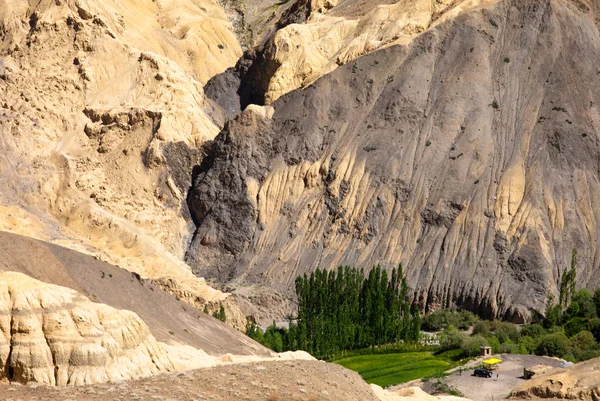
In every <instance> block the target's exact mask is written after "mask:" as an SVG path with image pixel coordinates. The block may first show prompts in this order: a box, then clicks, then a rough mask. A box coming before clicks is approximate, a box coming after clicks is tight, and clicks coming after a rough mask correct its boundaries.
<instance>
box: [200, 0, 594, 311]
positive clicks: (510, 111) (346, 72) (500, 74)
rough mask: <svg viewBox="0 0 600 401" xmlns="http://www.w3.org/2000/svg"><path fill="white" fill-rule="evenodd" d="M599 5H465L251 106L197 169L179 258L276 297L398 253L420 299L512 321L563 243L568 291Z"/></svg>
mask: <svg viewBox="0 0 600 401" xmlns="http://www.w3.org/2000/svg"><path fill="white" fill-rule="evenodd" d="M598 7H599V4H598V2H572V1H568V0H545V1H530V2H520V1H510V0H506V1H501V2H498V3H494V4H479V5H477V6H474V5H472V7H471V8H468V9H466V10H464V12H457V13H455V14H453V15H451V16H449V17H448V18H445V19H444V20H443V21H440V22H439V23H437V24H434V25H433V26H432V27H430V28H429V29H427V30H425V31H424V32H423V33H421V34H419V35H418V36H416V37H415V38H414V39H413V40H412V41H410V42H409V43H408V44H407V45H395V46H389V47H386V48H385V49H383V50H379V51H376V52H373V53H371V54H370V55H367V56H364V57H361V58H359V59H357V60H356V61H355V62H351V63H349V64H347V65H345V66H342V67H340V68H338V69H336V70H335V71H334V72H332V73H330V74H327V75H325V76H324V77H323V78H321V79H319V80H317V81H316V82H315V83H314V84H312V85H310V86H308V87H307V88H305V89H303V90H299V91H294V92H291V93H289V94H287V95H285V96H283V97H281V98H280V99H279V100H278V101H276V102H275V103H273V105H272V106H273V107H272V108H271V107H265V108H263V109H260V108H257V107H251V108H249V110H247V111H246V112H244V113H243V114H242V115H240V116H238V118H236V120H235V121H233V122H231V123H229V124H227V125H226V127H225V129H224V131H223V132H222V133H221V134H220V135H219V136H218V137H217V138H216V140H215V143H214V144H213V146H212V149H211V151H210V154H209V156H208V157H207V158H205V159H204V160H203V162H202V164H201V166H200V167H199V168H198V169H197V170H196V174H195V178H194V187H193V192H192V193H191V196H190V200H189V205H190V209H191V211H192V216H193V217H194V219H195V221H196V222H197V224H198V229H197V231H196V235H195V238H194V241H193V243H192V246H191V248H190V252H189V253H188V262H189V263H191V264H192V266H194V268H195V272H196V273H198V274H201V275H208V276H209V277H212V278H217V279H218V280H220V281H230V282H232V283H235V285H238V284H247V283H267V284H269V285H272V286H274V287H276V288H279V289H282V290H291V289H292V287H293V282H294V278H295V277H296V275H298V274H301V273H304V272H309V271H311V270H313V269H315V268H316V267H321V268H332V267H335V266H337V265H341V264H351V265H359V266H369V265H372V264H376V263H381V264H382V265H384V266H385V267H390V268H391V266H393V265H396V264H398V263H403V264H404V266H405V267H406V272H407V275H408V279H409V284H410V286H411V287H412V288H413V289H415V293H414V297H415V300H416V301H417V302H419V303H420V304H422V305H423V306H425V307H426V308H427V309H431V308H437V307H441V306H451V305H459V306H462V307H464V308H468V309H471V310H474V311H478V312H480V313H481V314H483V315H486V316H489V317H494V316H502V317H505V318H508V319H512V320H515V321H523V320H525V319H527V318H528V317H529V316H530V313H531V311H532V310H538V311H543V309H544V305H545V301H546V296H547V294H548V293H552V292H556V290H557V283H558V281H559V279H560V275H561V273H562V272H563V271H564V269H566V268H567V266H568V264H569V261H570V258H571V251H572V249H574V248H575V249H577V251H578V256H579V265H578V266H579V268H578V284H579V285H581V286H596V285H598V283H599V277H598V275H597V273H596V272H597V271H598V263H600V262H599V261H598V258H597V257H596V248H597V245H598V234H599V233H600V231H599V230H600V226H599V225H598V223H597V221H596V214H597V213H596V210H597V209H598V206H597V205H596V199H598V195H599V191H600V181H599V175H600V171H599V169H598V165H599V164H598V163H599V160H600V159H599V156H598V154H599V150H600V149H599V145H598V133H599V128H600V114H599V109H598V105H599V103H600V98H599V95H598V94H599V93H600V88H599V87H598V82H600V81H599V80H598V76H599V75H598V74H599V73H600V72H599V71H598V66H597V65H596V63H595V61H594V60H598V59H600V33H599V31H598V24H597V11H598ZM296 28H297V29H300V28H298V27H296ZM523 294H527V296H526V297H524V296H523Z"/></svg>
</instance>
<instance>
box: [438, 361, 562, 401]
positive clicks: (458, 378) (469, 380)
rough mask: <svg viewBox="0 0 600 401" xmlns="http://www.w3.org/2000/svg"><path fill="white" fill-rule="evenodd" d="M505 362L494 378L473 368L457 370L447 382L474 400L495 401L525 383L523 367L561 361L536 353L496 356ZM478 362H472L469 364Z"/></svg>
mask: <svg viewBox="0 0 600 401" xmlns="http://www.w3.org/2000/svg"><path fill="white" fill-rule="evenodd" d="M496 357H498V358H500V359H502V360H503V362H502V363H501V364H500V365H499V366H498V368H497V369H496V370H495V373H494V376H493V377H492V378H489V379H488V378H483V377H475V376H473V375H472V374H473V369H469V370H466V371H464V372H462V374H461V373H460V372H456V373H454V374H452V375H450V376H448V377H447V378H446V383H447V384H448V385H449V386H450V387H453V388H456V389H458V390H459V391H460V392H462V393H463V394H464V395H465V397H466V398H469V399H471V400H473V401H493V400H500V399H504V398H506V397H507V396H508V395H509V394H510V393H511V391H512V390H513V389H515V388H516V387H517V386H518V385H520V384H521V383H523V382H524V381H525V380H524V379H523V368H524V367H530V366H534V365H540V364H542V365H549V366H559V365H560V362H561V361H559V360H557V359H554V358H548V357H545V356H536V355H510V354H502V355H498V356H496ZM474 364H476V363H473V362H471V363H470V364H469V365H474Z"/></svg>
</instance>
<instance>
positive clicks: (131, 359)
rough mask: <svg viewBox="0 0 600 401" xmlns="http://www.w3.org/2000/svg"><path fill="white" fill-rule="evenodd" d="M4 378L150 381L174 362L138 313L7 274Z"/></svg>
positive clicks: (1, 304)
mask: <svg viewBox="0 0 600 401" xmlns="http://www.w3.org/2000/svg"><path fill="white" fill-rule="evenodd" d="M0 308H1V309H2V319H1V323H0V331H1V332H2V343H1V344H0V359H1V362H2V366H3V369H2V371H1V375H2V378H6V379H8V380H9V381H14V382H19V383H27V382H37V383H43V384H49V385H68V384H70V385H80V384H92V383H103V382H107V381H118V380H125V379H133V378H139V377H147V376H150V375H153V374H157V373H160V372H168V371H172V370H173V369H174V368H173V365H172V363H171V361H170V360H169V358H168V356H167V354H166V353H165V352H164V350H163V349H162V348H161V347H160V345H159V344H158V343H157V341H156V339H155V338H154V336H152V335H151V334H150V331H149V329H148V327H147V326H146V324H145V323H144V322H143V321H142V320H141V319H140V318H139V317H138V316H137V315H136V314H135V313H133V312H130V311H125V310H116V309H113V308H111V307H109V306H107V305H104V304H95V303H92V302H90V301H89V300H88V299H87V298H85V297H83V296H82V295H81V294H79V293H77V292H75V291H73V290H70V289H67V288H64V287H58V286H55V285H50V284H45V283H42V282H40V281H37V280H35V279H32V278H30V277H28V276H26V275H24V274H21V273H15V272H2V273H0Z"/></svg>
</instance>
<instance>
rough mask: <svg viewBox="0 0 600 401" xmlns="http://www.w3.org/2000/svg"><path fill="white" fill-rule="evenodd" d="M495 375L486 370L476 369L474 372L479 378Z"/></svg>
mask: <svg viewBox="0 0 600 401" xmlns="http://www.w3.org/2000/svg"><path fill="white" fill-rule="evenodd" d="M492 375H493V373H492V372H490V371H489V370H485V369H481V368H478V369H475V370H474V371H473V376H479V377H492Z"/></svg>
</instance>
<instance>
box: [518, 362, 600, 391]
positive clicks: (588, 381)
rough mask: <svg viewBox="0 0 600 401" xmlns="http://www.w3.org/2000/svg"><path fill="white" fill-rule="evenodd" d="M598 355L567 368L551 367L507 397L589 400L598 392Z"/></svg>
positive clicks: (599, 389) (599, 376) (599, 381)
mask: <svg viewBox="0 0 600 401" xmlns="http://www.w3.org/2000/svg"><path fill="white" fill-rule="evenodd" d="M599 370H600V358H594V359H590V360H589V361H585V362H580V363H578V364H575V365H572V366H570V367H567V368H552V369H548V370H546V371H545V372H544V373H543V374H541V376H538V375H536V376H534V377H533V379H531V380H528V381H526V382H525V383H523V384H522V385H521V386H519V387H518V388H517V389H515V390H514V391H513V392H512V396H511V398H510V399H512V400H522V399H527V400H530V399H572V400H575V399H576V400H582V401H591V400H597V399H598V396H599V395H600V373H599V372H598V371H599Z"/></svg>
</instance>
